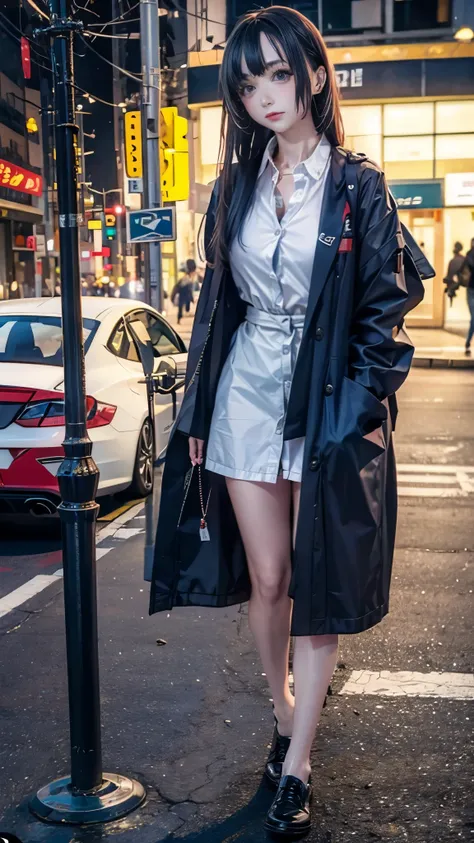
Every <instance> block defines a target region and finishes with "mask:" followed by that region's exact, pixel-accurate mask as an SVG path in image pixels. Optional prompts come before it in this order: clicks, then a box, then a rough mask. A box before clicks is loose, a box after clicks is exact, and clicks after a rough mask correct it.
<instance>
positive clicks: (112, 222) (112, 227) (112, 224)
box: [105, 208, 117, 240]
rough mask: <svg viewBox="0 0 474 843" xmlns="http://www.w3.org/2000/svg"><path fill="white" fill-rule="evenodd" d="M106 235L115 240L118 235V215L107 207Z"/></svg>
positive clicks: (108, 238)
mask: <svg viewBox="0 0 474 843" xmlns="http://www.w3.org/2000/svg"><path fill="white" fill-rule="evenodd" d="M105 236H106V238H107V240H115V238H116V236H117V217H116V216H115V214H113V213H112V211H110V210H109V209H108V208H106V209H105Z"/></svg>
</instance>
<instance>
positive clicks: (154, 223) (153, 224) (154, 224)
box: [140, 217, 164, 231]
mask: <svg viewBox="0 0 474 843" xmlns="http://www.w3.org/2000/svg"><path fill="white" fill-rule="evenodd" d="M163 219H164V217H161V218H160V217H158V218H155V217H141V218H140V225H142V226H143V228H149V229H150V230H151V231H156V229H157V228H158V226H159V224H160V222H162V221H163ZM145 220H149V222H145Z"/></svg>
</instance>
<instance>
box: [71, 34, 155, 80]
mask: <svg viewBox="0 0 474 843" xmlns="http://www.w3.org/2000/svg"><path fill="white" fill-rule="evenodd" d="M79 38H80V39H81V41H82V42H83V43H84V44H85V46H86V47H87V49H88V50H91V52H93V53H94V54H95V55H96V56H98V58H100V59H102V61H105V63H106V64H109V65H110V66H111V67H114V68H115V70H118V71H119V73H123V75H124V76H129V77H130V79H133V80H134V81H135V82H141V81H142V80H141V76H135V74H134V73H130V72H129V71H128V70H125V68H123V67H119V66H118V64H114V62H113V61H109V59H106V58H105V56H103V55H101V53H99V52H98V51H97V50H96V49H95V48H94V47H93V46H92V44H89V42H88V41H86V39H85V38H83V36H82V35H81V34H80V33H79Z"/></svg>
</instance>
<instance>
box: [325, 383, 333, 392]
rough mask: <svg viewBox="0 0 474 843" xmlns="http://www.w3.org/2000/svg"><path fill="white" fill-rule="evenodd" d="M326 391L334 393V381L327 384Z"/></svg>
mask: <svg viewBox="0 0 474 843" xmlns="http://www.w3.org/2000/svg"><path fill="white" fill-rule="evenodd" d="M324 392H325V393H326V395H332V394H333V392H334V387H333V385H332V383H327V384H326V386H325V387H324Z"/></svg>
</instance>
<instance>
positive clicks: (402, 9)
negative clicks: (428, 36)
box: [393, 0, 451, 32]
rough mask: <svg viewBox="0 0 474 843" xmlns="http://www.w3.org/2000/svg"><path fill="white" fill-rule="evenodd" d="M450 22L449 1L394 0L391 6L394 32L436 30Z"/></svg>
mask: <svg viewBox="0 0 474 843" xmlns="http://www.w3.org/2000/svg"><path fill="white" fill-rule="evenodd" d="M450 22H451V3H450V0H429V2H427V0H396V2H394V4H393V28H394V30H395V32H398V31H400V30H408V29H436V28H437V27H443V26H449V25H450Z"/></svg>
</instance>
